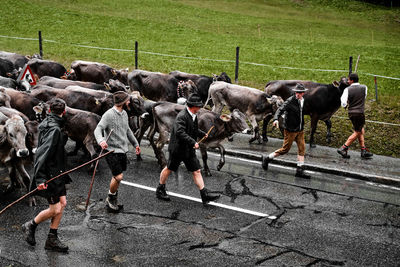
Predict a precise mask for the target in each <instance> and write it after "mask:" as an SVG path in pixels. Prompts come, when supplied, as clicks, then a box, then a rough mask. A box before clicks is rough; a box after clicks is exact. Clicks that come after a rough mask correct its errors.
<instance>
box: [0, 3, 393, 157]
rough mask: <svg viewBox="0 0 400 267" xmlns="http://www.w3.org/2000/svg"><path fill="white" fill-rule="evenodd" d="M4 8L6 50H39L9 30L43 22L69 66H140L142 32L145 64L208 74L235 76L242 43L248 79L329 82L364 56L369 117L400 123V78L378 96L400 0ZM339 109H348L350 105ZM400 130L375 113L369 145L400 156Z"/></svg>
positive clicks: (340, 137)
mask: <svg viewBox="0 0 400 267" xmlns="http://www.w3.org/2000/svg"><path fill="white" fill-rule="evenodd" d="M0 10H1V14H2V16H1V17H0V35H1V37H0V50H4V51H12V52H17V53H22V54H34V53H38V42H37V41H36V40H23V39H13V38H7V37H5V36H13V37H23V38H37V36H38V31H39V30H41V31H42V36H43V38H44V40H45V42H44V44H43V49H44V58H45V59H51V60H55V61H58V62H60V63H62V64H64V65H65V66H66V67H67V68H68V67H69V66H70V64H71V62H72V61H73V60H77V59H81V60H90V61H98V62H103V63H107V64H109V65H111V66H113V67H116V68H126V67H129V69H130V70H132V69H133V67H134V55H133V52H132V51H127V50H133V49H134V42H135V41H138V43H139V51H140V53H139V68H141V69H145V70H150V71H160V72H165V73H167V72H170V71H173V70H181V71H185V72H189V73H198V74H204V75H209V76H211V74H212V73H220V72H222V71H226V72H227V73H228V75H229V76H230V77H231V78H232V79H234V76H235V74H234V70H235V63H234V60H235V50H236V47H237V46H239V47H240V68H239V84H242V85H247V86H251V87H255V88H258V89H263V88H264V86H265V84H266V83H267V82H268V81H269V80H274V79H304V80H313V81H317V82H323V83H330V82H332V81H333V80H338V79H340V77H341V76H344V75H346V74H347V73H348V68H349V66H348V61H349V56H353V60H354V65H355V61H356V59H357V56H358V55H360V61H359V64H358V73H359V76H360V82H361V83H364V84H366V85H367V86H368V88H369V95H368V102H367V112H366V117H367V119H368V120H371V121H383V122H390V123H394V124H400V80H396V79H387V78H381V77H378V91H379V103H377V102H374V101H371V100H373V99H375V93H374V80H373V76H371V75H370V74H377V75H380V76H387V77H395V78H400V9H399V8H397V9H388V8H385V7H379V6H373V5H368V4H365V3H361V2H357V1H351V0H349V1H339V0H331V1H328V0H269V1H261V0H249V1H241V0H225V1H206V0H192V1H189V0H177V1H166V0H141V1H138V0H119V1H112V0H98V1H89V0H70V1H65V0H64V1H60V0H30V1H20V0H19V1H11V0H2V4H1V6H0ZM77 45H85V46H92V47H103V48H113V49H114V50H107V49H97V48H88V47H81V46H77ZM115 49H117V50H115ZM147 52H152V53H158V54H152V53H147ZM160 54H162V55H160ZM167 55H174V56H180V57H174V56H167ZM182 57H190V58H182ZM209 59H212V60H209ZM215 60H220V61H215ZM250 63H258V64H262V65H256V64H250ZM286 67H291V68H286ZM322 70H337V71H322ZM336 115H337V116H340V117H347V115H346V113H345V111H344V110H339V112H338V113H337V114H336ZM325 132H326V131H325V126H324V124H323V123H320V124H319V126H318V134H317V136H316V139H317V143H318V144H321V145H327V144H326V142H325V140H324V139H325V138H324V135H325ZM333 132H334V134H335V138H334V140H333V143H332V144H331V145H332V146H335V147H336V146H340V145H341V144H342V143H343V142H344V141H345V139H346V138H347V136H348V135H349V134H350V133H351V126H350V122H349V121H348V120H346V119H341V118H337V117H335V118H333ZM399 132H400V126H389V125H382V124H377V123H373V122H367V125H366V141H367V145H368V146H369V147H370V149H371V151H372V152H373V153H377V154H383V155H390V156H396V157H400V133H399ZM271 134H272V135H273V136H279V135H278V133H276V132H275V131H273V132H272V133H271ZM356 147H357V146H356V145H354V146H353V147H352V149H356Z"/></svg>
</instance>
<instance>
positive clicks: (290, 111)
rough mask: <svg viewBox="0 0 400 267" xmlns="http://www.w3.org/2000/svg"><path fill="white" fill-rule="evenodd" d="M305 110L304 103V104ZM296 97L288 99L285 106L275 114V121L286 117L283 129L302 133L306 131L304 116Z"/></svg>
mask: <svg viewBox="0 0 400 267" xmlns="http://www.w3.org/2000/svg"><path fill="white" fill-rule="evenodd" d="M303 109H304V103H303ZM303 109H302V108H301V106H300V102H299V100H298V99H297V98H296V95H293V96H291V97H289V98H288V99H286V101H285V102H284V103H283V105H282V106H281V107H280V108H279V109H278V110H277V111H276V112H275V115H274V119H273V120H274V121H275V120H278V118H279V116H281V115H282V114H283V115H284V124H283V128H285V129H286V130H288V131H289V132H301V131H303V130H304V114H303Z"/></svg>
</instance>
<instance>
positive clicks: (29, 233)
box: [22, 220, 36, 246]
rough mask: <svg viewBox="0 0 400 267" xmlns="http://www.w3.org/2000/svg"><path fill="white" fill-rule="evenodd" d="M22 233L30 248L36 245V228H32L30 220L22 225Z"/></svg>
mask: <svg viewBox="0 0 400 267" xmlns="http://www.w3.org/2000/svg"><path fill="white" fill-rule="evenodd" d="M22 231H23V232H24V234H25V241H26V242H28V244H29V245H31V246H34V245H36V240H35V231H36V227H34V225H33V222H32V220H30V221H29V222H26V223H24V224H23V225H22Z"/></svg>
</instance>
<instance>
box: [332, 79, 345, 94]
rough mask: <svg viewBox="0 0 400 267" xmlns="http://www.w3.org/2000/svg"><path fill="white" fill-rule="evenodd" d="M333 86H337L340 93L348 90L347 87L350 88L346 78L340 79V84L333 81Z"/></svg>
mask: <svg viewBox="0 0 400 267" xmlns="http://www.w3.org/2000/svg"><path fill="white" fill-rule="evenodd" d="M332 85H333V86H335V87H336V88H339V89H340V91H342V92H343V90H344V89H346V87H348V86H349V81H348V80H347V78H346V77H344V76H343V77H341V78H340V82H337V81H333V82H332Z"/></svg>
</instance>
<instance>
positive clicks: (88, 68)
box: [67, 60, 128, 85]
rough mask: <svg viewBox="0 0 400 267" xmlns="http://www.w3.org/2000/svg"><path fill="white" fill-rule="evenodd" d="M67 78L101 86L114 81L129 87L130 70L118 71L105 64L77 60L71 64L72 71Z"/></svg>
mask: <svg viewBox="0 0 400 267" xmlns="http://www.w3.org/2000/svg"><path fill="white" fill-rule="evenodd" d="M67 78H68V79H69V80H78V81H85V82H94V83H100V84H102V83H105V82H108V81H109V80H110V79H114V80H119V81H120V82H122V83H123V84H125V85H128V69H123V70H116V69H114V68H112V67H110V66H108V65H106V64H103V63H98V62H89V61H82V60H76V61H74V62H72V63H71V71H70V73H69V75H67Z"/></svg>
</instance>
